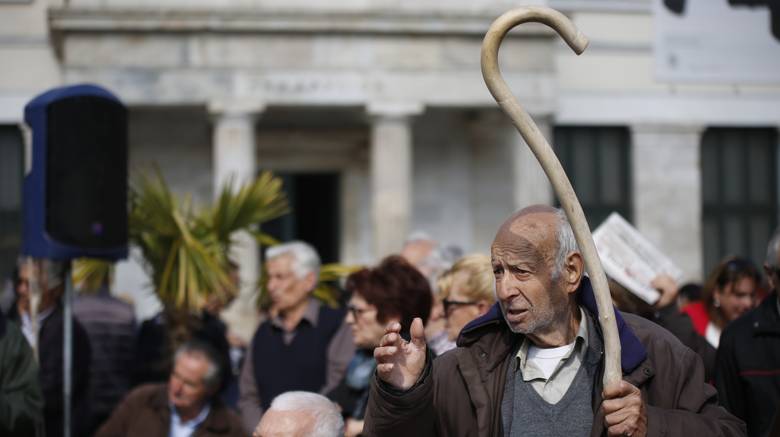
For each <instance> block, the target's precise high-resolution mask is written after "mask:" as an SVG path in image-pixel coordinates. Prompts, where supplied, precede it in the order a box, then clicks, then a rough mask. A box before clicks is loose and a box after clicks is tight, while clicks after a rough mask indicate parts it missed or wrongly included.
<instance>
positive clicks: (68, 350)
mask: <svg viewBox="0 0 780 437" xmlns="http://www.w3.org/2000/svg"><path fill="white" fill-rule="evenodd" d="M70 268H71V263H70V260H68V261H66V265H65V296H64V300H63V304H64V305H63V311H62V313H63V314H62V322H63V323H64V324H65V326H64V329H63V337H64V339H63V340H64V341H63V342H62V361H63V363H62V371H63V375H62V401H63V402H62V405H63V412H62V413H63V414H62V418H63V422H64V423H63V425H64V428H63V433H62V435H63V436H64V437H71V427H70V424H71V402H70V401H71V393H72V387H73V381H72V376H73V372H71V368H72V367H73V302H72V300H73V280H72V278H71V274H70Z"/></svg>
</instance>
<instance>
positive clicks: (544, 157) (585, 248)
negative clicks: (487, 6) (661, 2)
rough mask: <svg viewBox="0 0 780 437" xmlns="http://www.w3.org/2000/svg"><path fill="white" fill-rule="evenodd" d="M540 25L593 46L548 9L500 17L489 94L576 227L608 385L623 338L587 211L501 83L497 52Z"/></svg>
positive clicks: (488, 47) (577, 47) (490, 53)
mask: <svg viewBox="0 0 780 437" xmlns="http://www.w3.org/2000/svg"><path fill="white" fill-rule="evenodd" d="M529 21H532V22H538V23H543V24H546V25H547V26H550V27H552V28H553V29H555V31H556V32H558V34H560V35H561V37H562V38H563V39H564V41H566V43H567V44H568V45H569V47H571V48H572V50H574V52H575V53H577V54H578V55H579V54H580V53H582V52H583V51H584V50H585V47H587V46H588V39H587V38H586V37H585V35H583V34H582V33H581V32H580V31H579V30H577V28H576V27H574V25H573V24H572V23H571V21H569V19H568V18H566V16H565V15H563V14H561V13H560V12H558V11H556V10H554V9H550V8H545V7H535V6H530V7H522V8H517V9H513V10H511V11H509V12H506V13H505V14H503V15H501V16H500V17H498V18H497V19H496V21H494V22H493V24H492V25H491V26H490V29H489V30H488V32H487V34H486V35H485V40H484V41H483V42H482V62H481V63H482V76H483V77H484V79H485V83H486V84H487V87H488V89H489V90H490V93H491V94H493V97H494V98H495V99H496V102H498V105H499V106H500V107H501V109H503V110H504V112H506V113H507V115H509V117H510V118H511V119H512V122H514V124H515V126H516V127H517V130H519V131H520V135H522V136H523V139H525V142H526V143H527V144H528V146H529V147H530V148H531V151H532V152H533V154H534V155H535V156H536V159H538V160H539V163H540V164H541V165H542V168H543V169H544V172H545V173H546V174H547V178H548V179H550V182H551V183H552V186H553V188H554V189H555V193H556V194H557V195H558V199H559V200H560V201H561V205H562V206H563V210H564V211H565V212H566V216H567V217H568V218H569V222H571V226H572V229H573V231H574V236H575V238H576V239H577V244H578V245H579V247H580V250H581V251H582V255H583V257H584V259H585V268H586V269H587V271H588V274H589V275H590V279H591V282H592V283H593V290H594V293H595V296H596V304H597V305H598V308H599V323H600V324H601V330H602V332H603V333H604V350H605V355H606V357H605V359H606V362H605V366H604V384H605V385H606V384H608V383H611V382H617V381H620V380H621V378H622V371H621V368H620V337H619V335H618V330H617V324H616V322H615V313H614V311H613V308H612V299H611V297H610V294H609V287H608V286H607V277H606V275H605V274H604V270H603V269H602V268H601V261H600V260H599V256H598V253H597V252H596V246H595V244H593V237H592V236H591V234H590V229H589V228H588V222H587V221H586V220H585V214H584V213H583V212H582V206H581V205H580V202H579V201H578V200H577V195H576V194H575V193H574V189H573V188H572V186H571V183H570V182H569V178H568V177H567V176H566V173H565V172H564V171H563V167H562V166H561V163H560V161H558V157H557V156H555V152H553V150H552V148H551V147H550V145H549V144H548V143H547V140H545V139H544V136H543V135H542V133H541V131H539V128H538V127H536V124H535V123H534V121H533V120H532V119H531V117H530V116H529V115H528V113H527V112H526V111H525V110H524V109H523V107H522V106H520V103H519V102H518V101H517V99H516V98H515V97H514V95H512V91H511V90H510V89H509V86H508V85H507V84H506V82H505V81H504V79H503V78H502V77H501V72H500V70H499V68H498V47H499V45H500V44H501V41H502V40H503V39H504V36H505V35H506V34H507V32H509V29H511V28H513V27H515V26H517V25H518V24H522V23H526V22H529Z"/></svg>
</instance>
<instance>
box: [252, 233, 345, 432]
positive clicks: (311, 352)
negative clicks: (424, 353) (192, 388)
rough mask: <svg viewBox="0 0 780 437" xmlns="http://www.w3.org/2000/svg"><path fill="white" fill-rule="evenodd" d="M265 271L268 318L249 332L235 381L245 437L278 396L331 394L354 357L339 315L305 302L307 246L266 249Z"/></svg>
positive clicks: (312, 254)
mask: <svg viewBox="0 0 780 437" xmlns="http://www.w3.org/2000/svg"><path fill="white" fill-rule="evenodd" d="M266 270H267V272H268V275H267V277H268V294H269V295H270V297H271V302H272V310H271V313H272V314H271V317H270V318H269V319H268V320H266V321H264V322H263V323H261V324H260V326H259V327H258V328H257V331H255V335H254V337H253V338H252V343H251V346H250V348H249V350H248V351H247V354H246V359H245V361H244V365H243V368H242V369H241V377H240V381H239V387H241V389H240V397H239V401H238V407H239V411H240V412H241V420H242V421H243V422H244V429H245V430H246V432H247V433H251V432H252V431H253V430H254V429H255V427H256V426H257V423H258V422H260V418H261V416H262V413H263V411H264V410H265V409H267V408H268V407H269V406H270V405H271V401H272V400H273V399H274V398H275V397H276V396H278V395H280V394H281V393H284V392H287V391H310V392H315V393H316V392H321V393H327V392H329V391H330V390H332V389H334V388H335V387H336V386H337V385H338V384H339V382H340V381H341V379H342V378H343V377H344V373H345V371H346V369H347V365H348V364H349V360H350V359H351V358H352V357H353V356H354V354H355V345H354V342H353V340H352V332H351V330H350V328H349V325H347V324H346V323H345V321H344V316H345V313H344V311H343V310H340V309H333V308H329V307H328V306H326V305H323V304H321V303H320V302H319V301H318V300H317V299H315V298H313V297H312V296H311V294H312V292H313V291H314V288H315V287H316V286H317V278H318V277H319V270H320V257H319V255H318V254H317V251H316V250H314V248H313V247H312V246H311V245H309V244H307V243H304V242H302V241H292V242H289V243H285V244H280V245H278V246H273V247H269V248H268V250H267V251H266Z"/></svg>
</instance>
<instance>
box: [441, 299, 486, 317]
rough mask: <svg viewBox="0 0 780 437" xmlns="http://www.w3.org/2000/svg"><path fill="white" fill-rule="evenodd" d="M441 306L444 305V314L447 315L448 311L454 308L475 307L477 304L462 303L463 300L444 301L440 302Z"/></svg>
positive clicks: (470, 302)
mask: <svg viewBox="0 0 780 437" xmlns="http://www.w3.org/2000/svg"><path fill="white" fill-rule="evenodd" d="M441 303H442V305H444V314H449V313H450V310H453V309H455V308H456V307H461V306H465V305H476V304H478V303H479V302H477V301H475V300H469V301H463V300H450V299H444V300H442V301H441Z"/></svg>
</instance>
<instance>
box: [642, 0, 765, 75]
mask: <svg viewBox="0 0 780 437" xmlns="http://www.w3.org/2000/svg"><path fill="white" fill-rule="evenodd" d="M779 5H780V2H777V1H776V0H654V1H653V8H654V9H653V13H654V21H655V46H654V51H655V69H656V77H657V79H658V80H661V81H670V82H699V83H734V84H738V83H748V84H749V83H755V84H778V83H780V6H779Z"/></svg>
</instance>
